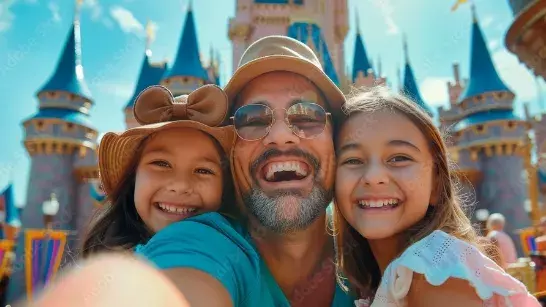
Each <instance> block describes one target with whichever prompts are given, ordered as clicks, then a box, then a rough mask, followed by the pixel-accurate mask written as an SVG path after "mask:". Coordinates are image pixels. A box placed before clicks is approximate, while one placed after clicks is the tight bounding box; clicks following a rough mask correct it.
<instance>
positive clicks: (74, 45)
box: [38, 16, 92, 101]
mask: <svg viewBox="0 0 546 307" xmlns="http://www.w3.org/2000/svg"><path fill="white" fill-rule="evenodd" d="M45 91H65V92H69V93H72V94H75V95H78V96H81V97H83V98H86V99H88V100H89V101H91V99H92V97H91V92H90V91H89V88H88V87H87V84H86V83H85V79H84V76H83V66H82V63H81V37H80V22H79V20H78V19H77V16H76V18H74V22H73V24H72V27H71V28H70V31H69V32H68V37H67V38H66V41H65V44H64V49H63V52H62V54H61V57H60V58H59V60H58V62H57V67H56V68H55V71H54V72H53V74H52V75H51V77H50V78H49V80H48V81H47V83H46V84H45V85H44V86H43V87H42V88H41V89H40V90H39V91H38V93H41V92H45Z"/></svg>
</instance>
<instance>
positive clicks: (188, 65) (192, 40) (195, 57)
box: [164, 2, 208, 80]
mask: <svg viewBox="0 0 546 307" xmlns="http://www.w3.org/2000/svg"><path fill="white" fill-rule="evenodd" d="M176 76H187V77H195V78H198V79H202V80H208V75H207V72H206V70H205V69H204V68H203V64H202V63H201V59H200V58H199V43H198V41H197V32H196V28H195V20H194V18H193V9H192V6H191V2H190V5H189V6H188V12H187V13H186V21H185V22H184V29H183V30H182V36H181V37H180V43H179V45H178V52H177V54H176V58H175V60H174V64H173V66H172V67H171V68H170V69H169V70H168V71H167V73H166V74H165V76H164V79H167V78H170V77H176Z"/></svg>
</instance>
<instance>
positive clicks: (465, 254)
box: [372, 230, 540, 306]
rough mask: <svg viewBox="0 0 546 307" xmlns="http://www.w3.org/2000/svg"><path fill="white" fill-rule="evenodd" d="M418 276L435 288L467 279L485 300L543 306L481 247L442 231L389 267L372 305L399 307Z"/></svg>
mask: <svg viewBox="0 0 546 307" xmlns="http://www.w3.org/2000/svg"><path fill="white" fill-rule="evenodd" d="M414 273H417V274H420V275H422V278H423V281H426V282H427V283H428V284H430V285H432V286H440V285H444V284H445V283H446V281H448V279H451V278H457V279H461V280H465V281H467V282H468V284H470V286H471V287H473V288H474V290H475V291H476V294H477V295H478V297H479V298H480V299H482V300H484V301H488V300H490V299H492V298H493V297H494V296H495V297H499V296H500V297H504V298H505V299H506V300H508V301H511V302H512V304H513V306H540V305H535V304H534V302H536V299H535V298H534V297H533V296H531V295H530V294H529V293H528V291H527V288H526V287H525V285H523V283H521V282H520V281H518V280H517V279H515V278H513V277H512V276H511V275H509V274H508V273H506V272H505V271H504V270H503V269H502V268H501V267H500V266H498V265H497V264H496V263H495V262H494V261H493V260H491V259H490V258H488V257H487V256H486V255H484V254H483V253H482V252H480V250H479V249H478V248H477V247H475V246H474V245H472V244H470V243H468V242H465V241H463V240H460V239H458V238H456V237H454V236H452V235H449V234H447V233H446V232H443V231H441V230H436V231H434V232H432V233H431V234H430V235H428V236H427V237H425V238H423V239H422V240H420V241H418V242H415V243H414V244H412V245H411V246H410V247H408V248H407V249H406V250H405V251H404V253H403V254H402V255H401V256H400V257H398V258H397V259H395V260H394V261H393V262H392V263H391V264H390V265H389V266H388V267H387V269H386V270H385V273H384V275H383V278H382V280H381V284H380V286H379V289H378V290H377V292H376V295H375V299H374V303H373V305H372V306H389V305H390V304H393V306H398V303H399V302H401V301H404V300H405V298H406V296H407V295H408V292H409V290H410V287H411V285H412V281H413V277H414ZM446 286H447V285H446ZM522 299H523V301H522ZM522 302H526V303H527V304H529V305H521V304H522ZM389 303H390V304H389ZM537 304H538V303H537Z"/></svg>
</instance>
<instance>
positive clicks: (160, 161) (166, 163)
mask: <svg viewBox="0 0 546 307" xmlns="http://www.w3.org/2000/svg"><path fill="white" fill-rule="evenodd" d="M150 164H153V165H157V166H159V167H170V166H171V165H170V164H169V162H167V161H163V160H158V161H152V162H151V163H150Z"/></svg>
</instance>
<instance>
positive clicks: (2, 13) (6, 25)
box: [0, 0, 16, 32]
mask: <svg viewBox="0 0 546 307" xmlns="http://www.w3.org/2000/svg"><path fill="white" fill-rule="evenodd" d="M15 2H16V1H15V0H4V1H2V2H0V32H5V31H7V30H9V29H10V28H11V23H12V22H13V20H14V19H15V15H14V14H13V12H12V11H11V7H12V6H13V4H15Z"/></svg>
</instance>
